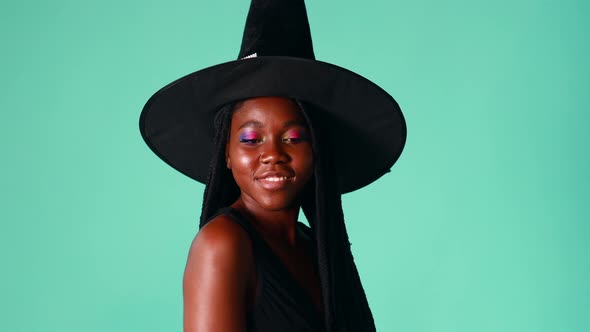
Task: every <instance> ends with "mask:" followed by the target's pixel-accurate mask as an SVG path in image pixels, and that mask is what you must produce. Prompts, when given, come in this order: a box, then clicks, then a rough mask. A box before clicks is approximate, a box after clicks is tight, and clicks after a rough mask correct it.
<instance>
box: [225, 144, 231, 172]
mask: <svg viewBox="0 0 590 332" xmlns="http://www.w3.org/2000/svg"><path fill="white" fill-rule="evenodd" d="M228 148H229V144H226V145H225V167H227V169H231V159H230V157H229V154H228V153H227V150H228Z"/></svg>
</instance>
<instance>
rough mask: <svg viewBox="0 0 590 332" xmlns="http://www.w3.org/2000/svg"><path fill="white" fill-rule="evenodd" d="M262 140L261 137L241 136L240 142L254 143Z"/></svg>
mask: <svg viewBox="0 0 590 332" xmlns="http://www.w3.org/2000/svg"><path fill="white" fill-rule="evenodd" d="M260 142H262V140H261V139H260V138H240V143H244V144H248V145H254V144H258V143H260Z"/></svg>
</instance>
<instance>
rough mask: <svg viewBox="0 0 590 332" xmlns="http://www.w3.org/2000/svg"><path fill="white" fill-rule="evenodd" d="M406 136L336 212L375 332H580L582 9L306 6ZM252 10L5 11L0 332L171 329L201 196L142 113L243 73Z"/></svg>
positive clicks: (584, 117)
mask: <svg viewBox="0 0 590 332" xmlns="http://www.w3.org/2000/svg"><path fill="white" fill-rule="evenodd" d="M308 2H309V3H308V13H309V19H310V24H311V28H312V34H313V38H314V43H315V50H316V55H317V57H318V59H321V60H324V61H328V62H332V63H336V64H338V65H341V66H344V67H346V68H349V69H351V70H354V71H356V72H358V73H360V74H361V75H363V76H365V77H367V78H369V79H371V80H373V81H375V82H376V83H377V84H379V85H381V86H382V87H383V88H384V89H386V90H387V91H389V92H390V93H391V94H392V95H393V96H394V97H395V98H396V99H397V101H398V102H399V103H400V105H401V107H402V109H403V111H404V114H405V116H406V119H407V124H408V128H409V132H408V142H407V145H406V149H405V151H404V153H403V154H402V156H401V158H400V160H399V161H398V163H397V164H396V165H395V166H394V167H393V169H392V172H391V173H389V174H387V175H386V176H384V177H383V178H381V179H380V180H379V181H377V182H376V183H374V184H373V185H372V186H370V187H367V188H364V189H362V190H359V191H357V192H354V193H351V194H347V195H345V196H344V197H343V201H344V209H345V215H346V217H347V223H348V229H349V234H350V240H351V242H352V243H353V247H352V248H353V251H354V254H355V259H356V262H357V265H358V267H359V270H360V273H361V277H362V280H363V283H364V286H365V289H366V292H367V296H368V299H369V302H370V304H371V307H372V310H373V313H374V316H375V321H376V324H377V328H378V330H379V331H413V332H418V331H437V332H438V331H449V332H459V331H465V332H467V331H514V332H516V331H521V332H522V331H531V332H532V331H535V332H538V331H576V332H582V331H590V257H589V249H590V245H589V240H590V225H589V220H590V213H589V211H588V205H589V203H590V202H589V199H588V198H589V196H590V190H589V189H588V187H589V185H590V181H589V178H590V177H589V174H588V170H589V169H590V162H589V160H590V159H589V153H588V151H589V148H588V143H590V135H589V134H588V125H589V124H590V115H589V112H588V109H589V107H588V97H589V92H590V89H589V88H590V61H589V60H588V59H590V39H589V38H588V35H589V32H590V24H589V23H588V17H590V5H589V4H590V3H589V2H588V1H582V0H580V1H573V0H561V1H557V0H554V1H526V0H516V1H515V0H512V1H507V0H500V1H467V0H450V1H433V0H429V1H424V0H423V1H419V0H415V1H389V0H382V1H365V2H361V1H336V0H332V1H308ZM248 5H249V3H248V1H245V0H244V1H236V0H233V1H230V0H223V1H221V0H218V1H179V0H171V1H166V2H164V1H136V0H133V1H112V0H103V1H71V0H70V1H66V0H56V1H52V2H50V1H20V2H16V1H13V2H7V1H3V2H2V4H1V5H0V37H1V38H0V40H1V44H0V48H1V53H0V57H1V61H0V73H1V79H0V93H1V97H0V112H1V117H0V145H1V151H2V152H1V157H0V158H1V161H2V163H1V165H2V166H1V169H2V171H1V172H0V188H1V189H0V202H1V203H0V204H1V205H0V220H1V231H0V259H1V262H2V265H1V266H2V268H1V274H0V281H1V282H0V294H1V295H0V330H2V331H13V332H16V331H27V332H32V331H63V332H66V331H88V332H92V331H180V330H181V326H182V320H181V318H182V291H181V279H182V273H183V268H184V264H185V259H186V254H187V251H188V247H189V244H190V241H191V240H192V238H193V237H194V235H195V232H196V229H197V220H198V216H199V209H200V205H201V197H202V191H203V189H204V186H203V185H201V184H198V183H196V182H194V181H191V180H189V179H188V178H186V177H184V176H183V175H181V174H180V173H178V172H176V171H174V170H173V169H171V168H169V167H168V166H167V165H165V164H164V163H163V162H162V161H160V160H159V159H157V158H156V157H155V156H154V155H153V154H152V153H151V151H150V150H149V149H148V148H147V146H146V145H145V144H144V143H143V141H142V140H141V137H140V135H139V130H138V118H139V113H140V111H141V109H142V107H143V104H144V103H145V102H146V101H147V99H148V98H149V97H150V96H151V94H152V93H154V92H155V91H156V90H157V89H159V88H160V87H162V86H164V85H165V84H167V83H168V82H170V81H172V80H174V79H176V78H178V77H180V76H183V75H184V74H187V73H189V72H192V71H195V70H198V69H201V68H204V67H207V66H209V65H213V64H216V63H219V62H222V61H226V60H232V59H234V58H235V57H236V56H237V53H238V49H239V43H240V40H241V33H242V29H243V24H244V21H245V17H246V12H247V9H248Z"/></svg>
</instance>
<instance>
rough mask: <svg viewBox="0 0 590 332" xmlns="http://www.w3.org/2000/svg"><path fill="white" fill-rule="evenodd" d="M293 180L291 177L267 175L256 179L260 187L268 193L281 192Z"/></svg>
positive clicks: (293, 177)
mask: <svg viewBox="0 0 590 332" xmlns="http://www.w3.org/2000/svg"><path fill="white" fill-rule="evenodd" d="M294 179H295V176H291V175H276V174H268V175H265V176H262V177H260V178H257V179H256V182H258V183H259V184H260V186H261V187H262V188H264V189H266V190H269V191H276V190H283V189H285V188H287V187H288V186H289V185H290V184H291V183H292V182H293V180H294Z"/></svg>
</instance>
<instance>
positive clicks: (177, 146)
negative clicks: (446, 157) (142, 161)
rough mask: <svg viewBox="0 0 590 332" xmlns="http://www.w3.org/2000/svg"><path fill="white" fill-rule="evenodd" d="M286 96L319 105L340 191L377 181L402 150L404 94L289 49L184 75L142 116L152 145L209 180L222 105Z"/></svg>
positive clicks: (142, 128)
mask: <svg viewBox="0 0 590 332" xmlns="http://www.w3.org/2000/svg"><path fill="white" fill-rule="evenodd" d="M263 96H282V97H288V98H294V99H297V100H300V101H303V102H307V103H311V104H313V105H315V106H316V107H317V108H316V107H314V111H319V112H322V114H321V118H322V119H324V120H323V123H325V124H328V125H325V126H322V128H321V130H322V135H323V136H324V137H327V138H328V139H327V140H326V141H325V142H324V143H323V144H330V146H329V147H328V148H327V149H325V148H324V149H323V150H324V151H328V152H330V153H332V154H333V160H334V166H335V168H334V170H333V171H334V173H335V175H336V177H337V179H338V184H339V190H340V193H347V192H351V191H354V190H356V189H359V188H361V187H364V186H366V185H368V184H369V183H371V182H373V181H375V180H376V179H378V178H379V177H381V176H382V175H383V174H385V173H387V172H389V170H390V168H391V167H392V166H393V164H394V163H395V162H396V161H397V159H398V158H399V156H400V154H401V152H402V150H403V147H404V144H405V141H406V123H405V120H404V117H403V114H402V112H401V110H400V108H399V106H398V104H397V102H396V101H395V100H394V99H393V97H391V96H390V95H389V94H388V93H387V92H385V91H384V90H383V89H381V88H380V87H379V86H377V85H376V84H374V83H373V82H371V81H370V80H368V79H366V78H364V77H362V76H360V75H358V74H356V73H354V72H352V71H349V70H347V69H345V68H342V67H339V66H336V65H333V64H329V63H326V62H322V61H318V60H311V59H304V58H297V57H285V56H262V57H253V58H248V59H241V60H235V61H230V62H226V63H222V64H219V65H215V66H212V67H208V68H205V69H202V70H199V71H197V72H194V73H192V74H189V75H187V76H185V77H182V78H180V79H178V80H176V81H174V82H172V83H170V84H168V85H167V86H165V87H164V88H162V89H160V90H159V91H158V92H156V93H155V94H154V95H153V96H152V97H151V98H150V99H149V100H148V102H147V103H146V105H145V106H144V108H143V111H142V113H141V117H140V131H141V135H142V137H143V139H144V140H145V142H146V143H147V145H148V146H149V147H150V148H151V149H152V151H153V152H154V153H155V154H156V155H157V156H159V157H160V158H161V159H162V160H164V161H165V162H166V163H168V164H169V165H170V166H172V167H173V168H175V169H176V170H178V171H180V172H181V173H183V174H185V175H187V176H188V177H190V178H192V179H195V180H197V181H199V182H202V183H206V180H207V174H208V170H209V163H210V161H211V158H212V155H213V148H214V144H213V132H214V127H213V123H214V118H215V114H216V112H217V111H218V110H219V109H220V108H221V107H222V106H224V105H226V104H228V103H232V102H236V101H240V100H244V99H249V98H254V97H263Z"/></svg>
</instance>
